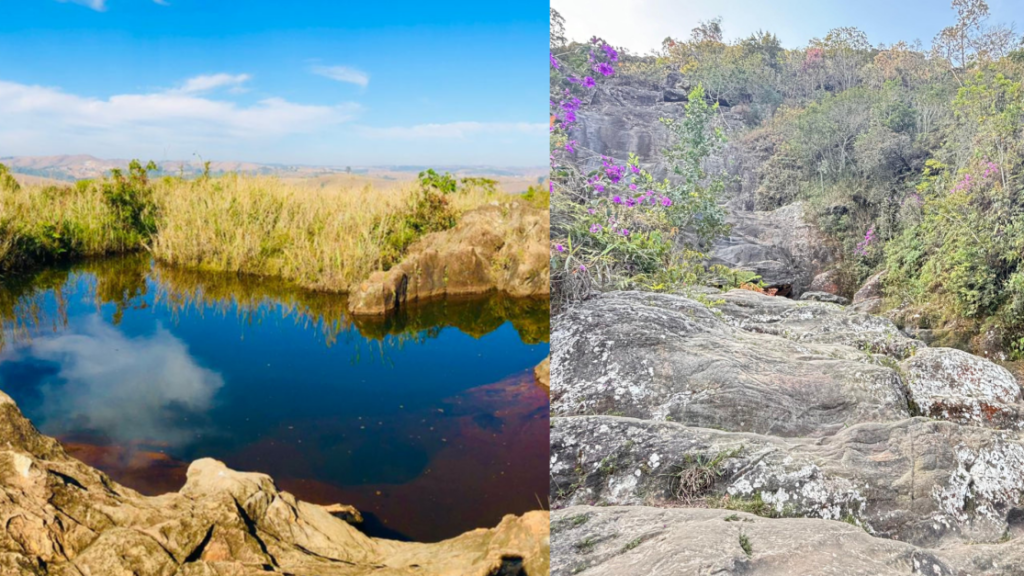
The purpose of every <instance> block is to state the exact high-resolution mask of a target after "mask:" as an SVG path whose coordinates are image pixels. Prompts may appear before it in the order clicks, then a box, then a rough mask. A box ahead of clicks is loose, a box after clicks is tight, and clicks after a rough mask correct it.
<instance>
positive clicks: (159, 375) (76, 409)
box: [0, 315, 224, 447]
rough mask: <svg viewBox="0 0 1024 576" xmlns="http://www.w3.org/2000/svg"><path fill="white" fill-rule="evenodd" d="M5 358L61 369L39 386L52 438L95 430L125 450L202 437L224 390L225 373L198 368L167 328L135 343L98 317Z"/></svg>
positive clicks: (43, 419)
mask: <svg viewBox="0 0 1024 576" xmlns="http://www.w3.org/2000/svg"><path fill="white" fill-rule="evenodd" d="M0 360H3V361H14V362H18V361H26V360H35V361H44V362H51V363H55V364H57V365H58V366H59V369H58V370H57V371H56V374H55V375H54V376H52V377H49V378H47V379H46V381H45V382H44V383H43V384H42V385H41V387H40V393H41V395H42V402H41V403H40V408H39V412H38V414H37V416H36V418H37V422H36V424H37V425H39V427H40V428H41V429H43V430H44V431H45V432H46V433H48V434H51V435H56V436H61V435H63V434H67V433H70V432H80V431H83V430H88V431H90V432H92V433H95V434H99V435H102V436H104V437H106V438H107V439H108V440H109V441H112V442H116V443H123V444H138V443H148V444H152V445H158V446H169V447H180V446H184V445H185V444H187V443H188V442H189V441H190V440H191V439H193V438H195V436H196V434H197V433H200V432H202V428H203V427H204V426H203V421H204V415H205V413H206V412H207V411H208V410H209V409H210V408H211V407H212V404H213V397H214V395H215V394H216V393H217V391H218V390H219V389H220V388H221V387H222V386H223V385H224V380H223V378H222V377H221V375H220V374H218V373H216V372H214V371H212V370H209V369H207V368H204V367H202V366H200V365H199V364H198V363H196V361H195V359H193V358H192V356H191V355H190V354H189V351H188V347H187V346H186V345H185V343H184V342H182V341H181V340H180V339H179V338H177V337H175V336H174V335H173V334H171V333H170V332H169V331H167V330H165V329H164V328H163V327H162V326H158V327H157V329H156V331H155V332H154V333H153V334H151V335H148V336H142V337H134V338H129V337H128V336H126V335H125V334H123V333H122V332H121V331H119V330H118V329H117V328H114V327H113V326H111V325H109V324H107V323H105V322H103V320H102V319H101V318H100V317H99V316H98V315H92V316H89V317H88V318H86V319H85V320H84V321H83V322H82V323H81V324H80V325H78V326H75V330H74V331H73V332H70V333H66V334H61V335H56V336H42V337H38V338H36V339H35V340H34V341H32V342H31V343H28V344H26V345H24V346H19V347H17V348H16V349H14V350H11V351H10V352H6V353H4V354H2V355H0Z"/></svg>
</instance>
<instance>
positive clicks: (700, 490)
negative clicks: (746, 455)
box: [666, 448, 741, 504]
mask: <svg viewBox="0 0 1024 576" xmlns="http://www.w3.org/2000/svg"><path fill="white" fill-rule="evenodd" d="M740 450H741V448H737V449H735V450H732V451H728V452H726V451H723V452H719V453H718V454H717V455H716V456H714V457H710V456H704V455H701V454H698V455H696V456H692V455H690V454H687V455H686V459H685V460H684V462H683V464H681V465H677V466H675V467H674V468H673V470H672V472H670V473H669V474H666V476H668V477H669V480H670V489H671V490H672V493H673V495H675V497H676V498H677V499H678V500H680V501H681V502H683V503H685V504H690V503H692V502H693V501H695V500H698V499H700V498H703V497H704V496H706V495H707V494H708V493H709V492H710V491H711V488H713V487H714V485H715V482H716V481H717V480H718V479H719V478H721V477H722V475H723V474H725V470H724V469H723V467H722V463H723V462H724V461H725V460H727V459H729V458H732V457H735V456H736V455H737V454H739V452H740Z"/></svg>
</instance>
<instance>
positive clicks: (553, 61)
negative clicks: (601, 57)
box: [549, 54, 614, 70]
mask: <svg viewBox="0 0 1024 576" xmlns="http://www.w3.org/2000/svg"><path fill="white" fill-rule="evenodd" d="M549 55H550V56H551V67H552V68H554V69H555V70H558V69H559V68H560V66H559V64H558V60H556V59H555V55H554V54H549ZM612 62H614V60H612Z"/></svg>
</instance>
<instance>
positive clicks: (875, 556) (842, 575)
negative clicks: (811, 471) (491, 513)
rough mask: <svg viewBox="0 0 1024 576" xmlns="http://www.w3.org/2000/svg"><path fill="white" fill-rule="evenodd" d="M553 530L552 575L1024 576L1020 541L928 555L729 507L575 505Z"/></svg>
mask: <svg viewBox="0 0 1024 576" xmlns="http://www.w3.org/2000/svg"><path fill="white" fill-rule="evenodd" d="M551 528H552V533H553V534H554V537H555V538H554V545H553V547H552V565H551V568H552V572H551V573H552V575H553V576H569V575H571V574H582V575H584V576H605V575H607V576H619V575H620V574H629V575H630V576H661V575H663V574H700V575H704V574H715V575H722V576H728V575H737V576H738V575H741V574H757V575H759V576H792V575H795V574H800V575H811V574H814V575H820V576H897V575H901V576H902V575H909V574H921V575H922V576H924V575H927V576H953V575H956V576H967V575H971V576H1007V575H1011V574H1021V573H1024V554H1022V552H1021V550H1022V547H1021V542H1020V539H1019V538H1018V539H1015V540H1011V541H1009V542H1006V543H1003V544H989V545H984V544H982V545H970V546H968V545H961V546H956V547H952V548H945V549H942V550H929V549H923V548H918V547H915V546H913V545H911V544H907V543H904V542H898V541H894V540H886V539H883V538H874V537H872V536H870V535H868V534H866V533H865V532H864V531H863V530H861V529H860V528H857V527H856V526H851V525H849V524H845V523H843V522H834V521H828V520H810V519H796V518H783V519H768V518H760V517H757V516H753V515H751V514H745V513H743V512H732V511H728V510H706V509H692V508H691V509H685V508H672V509H662V508H649V507H618V506H613V507H600V508H595V507H591V506H574V507H572V508H566V509H564V510H558V511H555V512H554V513H553V514H552V522H551ZM744 547H746V549H745V548H744Z"/></svg>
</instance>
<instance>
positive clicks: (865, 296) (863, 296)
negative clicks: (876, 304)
mask: <svg viewBox="0 0 1024 576" xmlns="http://www.w3.org/2000/svg"><path fill="white" fill-rule="evenodd" d="M884 278H885V270H882V271H881V272H878V273H876V274H875V275H873V276H871V277H870V278H868V279H867V280H865V281H864V285H863V286H861V287H860V290H857V293H856V294H854V295H853V303H854V304H860V303H861V302H864V301H866V300H872V299H874V298H881V297H882V296H883V293H882V282H883V280H884Z"/></svg>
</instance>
